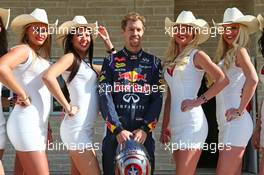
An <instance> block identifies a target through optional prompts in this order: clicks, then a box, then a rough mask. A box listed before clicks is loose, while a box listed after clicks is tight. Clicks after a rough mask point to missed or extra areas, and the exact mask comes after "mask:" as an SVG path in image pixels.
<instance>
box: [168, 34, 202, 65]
mask: <svg viewBox="0 0 264 175" xmlns="http://www.w3.org/2000/svg"><path fill="white" fill-rule="evenodd" d="M197 38H198V37H197V35H194V39H193V40H192V41H191V42H190V43H189V44H188V45H187V46H186V47H185V48H184V50H183V51H182V52H181V53H179V51H178V49H179V47H178V44H177V43H176V41H175V38H174V37H172V38H171V39H170V42H169V46H168V49H167V51H166V53H165V58H166V60H165V61H164V68H165V69H166V68H169V67H172V66H174V65H175V68H176V69H180V70H182V69H184V66H185V65H186V64H187V63H188V60H189V59H188V56H189V55H190V53H191V51H192V50H193V49H194V48H197V47H198V39H197Z"/></svg>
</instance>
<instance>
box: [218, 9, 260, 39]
mask: <svg viewBox="0 0 264 175" xmlns="http://www.w3.org/2000/svg"><path fill="white" fill-rule="evenodd" d="M232 23H238V24H242V25H244V26H246V27H247V30H248V32H249V34H252V33H255V32H256V31H258V30H259V22H258V20H257V18H256V17H255V16H252V15H244V14H243V13H242V12H241V11H240V10H238V9H237V8H236V7H233V8H227V9H226V10H225V13H224V17H223V22H222V23H216V25H218V26H219V25H224V24H232Z"/></svg>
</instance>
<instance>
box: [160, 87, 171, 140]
mask: <svg viewBox="0 0 264 175" xmlns="http://www.w3.org/2000/svg"><path fill="white" fill-rule="evenodd" d="M170 109H171V93H170V88H169V87H168V90H167V97H166V100H165V106H164V113H163V120H162V126H161V135H160V139H159V140H160V142H161V143H163V144H165V143H168V142H169V139H170V136H171V134H170V129H169V128H168V126H169V123H170Z"/></svg>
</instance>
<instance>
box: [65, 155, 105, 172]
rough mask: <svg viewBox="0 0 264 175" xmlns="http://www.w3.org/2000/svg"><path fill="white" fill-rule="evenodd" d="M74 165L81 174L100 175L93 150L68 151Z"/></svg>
mask: <svg viewBox="0 0 264 175" xmlns="http://www.w3.org/2000/svg"><path fill="white" fill-rule="evenodd" d="M69 154H70V157H71V159H72V160H73V163H74V165H75V166H76V167H77V169H78V171H79V172H80V174H82V175H90V174H93V175H100V174H101V173H100V168H99V163H98V160H97V158H96V155H95V152H94V150H84V152H80V150H77V151H69Z"/></svg>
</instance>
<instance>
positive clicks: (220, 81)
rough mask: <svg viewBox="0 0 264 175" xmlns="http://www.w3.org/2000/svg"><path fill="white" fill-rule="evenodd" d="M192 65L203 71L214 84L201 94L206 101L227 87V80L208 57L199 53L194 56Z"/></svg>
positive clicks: (201, 52)
mask: <svg viewBox="0 0 264 175" xmlns="http://www.w3.org/2000/svg"><path fill="white" fill-rule="evenodd" d="M194 63H195V66H197V68H200V69H203V70H204V71H205V72H206V73H207V74H208V75H209V77H210V79H212V80H213V82H214V84H213V85H212V86H211V87H210V88H209V89H208V90H207V91H206V92H205V93H204V94H203V95H204V96H205V98H206V99H207V100H209V99H211V98H212V97H214V96H216V95H217V94H218V93H219V92H220V91H221V90H222V89H224V87H225V86H227V85H228V83H229V80H228V79H227V77H226V76H225V74H224V73H223V71H222V70H221V69H220V68H219V67H218V66H217V65H216V64H215V63H213V62H212V61H211V59H210V57H209V56H208V55H207V54H206V53H204V52H203V51H199V52H198V53H197V54H196V56H195V58H194Z"/></svg>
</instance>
